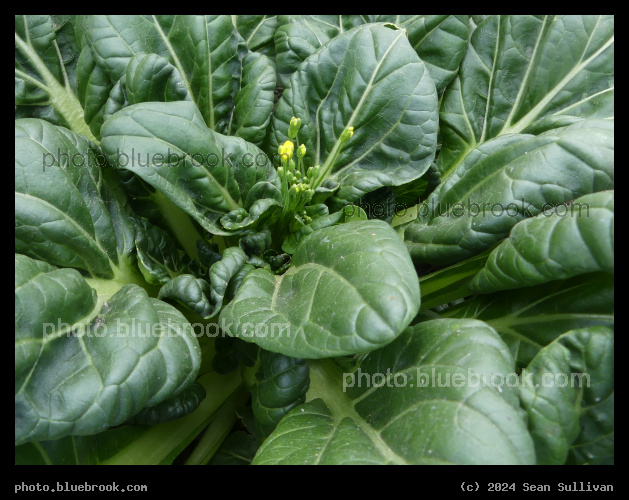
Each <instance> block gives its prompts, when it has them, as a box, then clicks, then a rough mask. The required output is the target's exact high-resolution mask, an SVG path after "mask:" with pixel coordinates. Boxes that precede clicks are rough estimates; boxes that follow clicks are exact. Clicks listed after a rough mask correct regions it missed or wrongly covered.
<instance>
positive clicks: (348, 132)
mask: <svg viewBox="0 0 629 500" xmlns="http://www.w3.org/2000/svg"><path fill="white" fill-rule="evenodd" d="M353 135H354V127H347V128H346V129H345V130H343V133H342V134H341V144H344V143H346V142H347V141H349V140H350V139H351V137H352V136H353Z"/></svg>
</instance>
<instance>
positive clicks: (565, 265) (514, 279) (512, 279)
mask: <svg viewBox="0 0 629 500" xmlns="http://www.w3.org/2000/svg"><path fill="white" fill-rule="evenodd" d="M596 271H605V272H608V273H613V272H614V192H613V191H603V192H601V193H594V194H590V195H586V196H582V197H581V198H577V199H576V200H575V201H574V202H573V203H571V204H570V205H569V206H567V207H565V210H563V211H548V212H546V213H542V214H540V215H538V216H537V217H534V218H531V219H526V220H523V221H521V222H519V223H518V224H516V225H515V227H514V228H513V230H512V231H511V234H510V235H509V238H508V239H506V240H504V241H503V242H502V243H501V244H500V245H499V246H498V247H497V248H496V249H495V250H494V251H493V252H492V253H491V255H490V256H489V259H488V260H487V263H486V264H485V268H484V269H482V270H481V271H480V272H479V273H478V274H477V275H476V276H475V277H474V279H473V280H472V281H471V282H470V284H469V286H470V289H471V290H472V291H473V292H481V293H489V292H494V291H497V290H506V289H510V288H522V287H524V286H530V285H537V284H540V283H544V282H546V281H551V280H556V279H565V278H570V277H572V276H577V275H579V274H584V273H591V272H596Z"/></svg>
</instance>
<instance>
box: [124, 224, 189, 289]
mask: <svg viewBox="0 0 629 500" xmlns="http://www.w3.org/2000/svg"><path fill="white" fill-rule="evenodd" d="M132 220H133V224H134V227H135V248H136V250H137V254H138V266H139V268H140V271H141V272H142V275H143V276H144V279H145V280H146V281H147V282H148V283H152V284H155V285H156V284H162V285H163V284H164V283H167V282H168V281H169V280H170V279H171V278H172V277H174V276H176V275H177V274H179V273H181V272H183V270H184V269H185V265H184V263H183V251H182V250H180V249H179V247H178V245H177V244H176V243H175V242H174V241H173V239H172V238H171V237H170V235H169V234H168V233H167V232H166V231H164V230H163V229H162V228H160V227H158V226H154V225H152V224H151V223H150V222H148V221H147V220H146V219H139V220H138V219H132Z"/></svg>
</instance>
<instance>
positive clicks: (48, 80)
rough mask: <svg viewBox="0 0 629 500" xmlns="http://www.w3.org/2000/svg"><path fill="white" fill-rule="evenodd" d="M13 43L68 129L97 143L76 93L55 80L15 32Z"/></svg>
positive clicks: (29, 46)
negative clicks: (40, 79) (86, 121)
mask: <svg viewBox="0 0 629 500" xmlns="http://www.w3.org/2000/svg"><path fill="white" fill-rule="evenodd" d="M15 44H16V45H17V46H18V47H19V49H20V50H21V51H22V52H23V53H24V55H25V56H26V57H27V58H28V59H29V60H30V62H31V63H32V64H33V66H34V67H35V69H36V70H37V72H38V73H39V74H40V75H41V77H42V79H43V80H44V83H45V87H42V86H41V85H39V87H40V88H43V89H44V90H46V92H48V95H49V96H50V103H51V104H52V106H53V107H54V108H55V109H56V110H57V111H58V112H59V114H60V115H61V116H62V117H63V119H64V120H65V121H66V123H67V124H68V125H69V127H70V129H71V130H72V131H73V132H76V133H77V134H81V135H84V136H85V137H87V138H88V139H89V140H90V141H92V142H93V143H95V144H99V141H98V139H96V137H94V135H93V134H92V131H91V130H90V128H89V127H88V126H87V123H85V120H84V119H83V108H82V107H81V103H80V102H79V100H78V99H77V97H76V95H74V94H73V93H72V92H70V91H68V89H66V88H65V87H64V86H63V85H61V84H60V83H59V82H58V81H57V79H56V78H55V77H54V76H53V74H52V73H51V72H50V70H49V69H48V68H47V67H46V65H45V64H44V62H43V61H42V60H41V58H40V57H39V55H38V54H37V52H35V50H34V49H33V47H31V45H30V44H28V43H26V42H25V41H24V40H22V39H21V38H20V37H19V35H17V33H16V34H15ZM16 71H17V72H18V74H19V73H21V72H20V71H19V70H16ZM20 78H22V76H21V75H20ZM29 81H30V80H29Z"/></svg>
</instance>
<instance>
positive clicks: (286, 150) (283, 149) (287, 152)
mask: <svg viewBox="0 0 629 500" xmlns="http://www.w3.org/2000/svg"><path fill="white" fill-rule="evenodd" d="M294 149H295V145H294V144H293V141H286V142H285V143H284V144H282V145H281V146H280V147H279V148H278V149H277V150H278V152H279V154H280V156H281V157H282V161H287V160H290V159H291V157H292V156H293V150H294Z"/></svg>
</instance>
